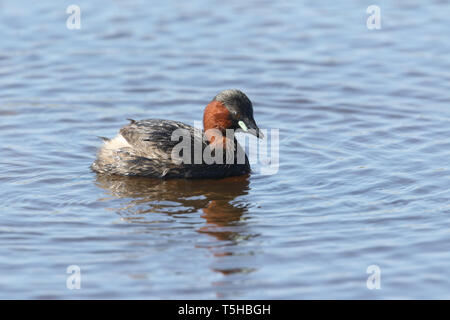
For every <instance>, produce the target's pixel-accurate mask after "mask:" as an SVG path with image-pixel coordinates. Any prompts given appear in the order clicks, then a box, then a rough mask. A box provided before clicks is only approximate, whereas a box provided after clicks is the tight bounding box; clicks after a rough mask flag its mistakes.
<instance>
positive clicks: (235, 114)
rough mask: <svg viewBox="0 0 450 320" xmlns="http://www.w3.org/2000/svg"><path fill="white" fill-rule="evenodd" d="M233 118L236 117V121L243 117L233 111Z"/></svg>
mask: <svg viewBox="0 0 450 320" xmlns="http://www.w3.org/2000/svg"><path fill="white" fill-rule="evenodd" d="M233 116H234V117H235V118H236V119H239V118H240V117H241V114H240V113H239V112H237V111H233Z"/></svg>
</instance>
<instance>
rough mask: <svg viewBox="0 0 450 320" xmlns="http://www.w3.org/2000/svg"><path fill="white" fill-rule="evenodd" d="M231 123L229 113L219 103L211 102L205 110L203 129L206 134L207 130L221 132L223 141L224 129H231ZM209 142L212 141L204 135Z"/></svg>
mask: <svg viewBox="0 0 450 320" xmlns="http://www.w3.org/2000/svg"><path fill="white" fill-rule="evenodd" d="M231 126H232V121H231V119H230V112H229V111H228V109H227V108H226V107H225V105H224V104H223V103H222V102H220V101H211V102H210V103H209V104H208V105H207V106H206V108H205V112H204V114H203V129H204V131H205V132H206V131H207V130H209V129H217V130H219V131H220V132H222V135H223V139H226V129H231ZM206 136H207V139H208V141H209V142H213V141H214V137H212V138H211V139H210V138H209V137H208V134H207V135H206Z"/></svg>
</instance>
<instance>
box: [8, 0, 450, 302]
mask: <svg viewBox="0 0 450 320" xmlns="http://www.w3.org/2000/svg"><path fill="white" fill-rule="evenodd" d="M70 4H73V2H72V1H71V2H68V1H62V2H61V3H56V2H54V1H39V3H38V2H35V3H33V4H31V3H29V2H26V1H16V0H15V1H1V2H0V30H1V31H0V33H1V34H0V35H1V37H0V38H1V39H2V40H1V42H0V141H1V143H0V150H1V151H0V152H1V158H0V162H1V166H0V168H1V169H0V170H1V171H0V183H1V189H0V201H1V204H2V208H1V214H0V257H1V258H0V298H10V299H15V298H61V299H70V298H138V299H143V298H172V299H178V298H189V299H199V298H204V299H215V298H230V299H235V298H236V299H253V298H256V299H258V298H267V299H305V298H320V299H322V298H332V299H335V298H357V299H371V298H374V299H392V298H405V299H409V298H447V299H448V298H450V280H449V279H450V270H449V266H450V250H449V249H450V232H449V231H450V217H449V214H450V205H449V203H450V201H449V198H450V191H449V186H450V174H449V169H450V167H449V158H450V111H449V110H450V109H449V103H450V85H449V83H450V81H449V80H450V74H449V72H448V70H449V69H450V55H449V54H448V53H449V52H450V42H448V41H446V38H445V37H446V35H447V34H449V33H450V23H449V22H448V16H449V13H450V5H449V4H448V3H447V2H445V1H429V2H427V4H426V5H425V4H422V3H421V2H419V1H378V2H377V3H376V4H377V5H379V6H380V8H381V18H382V20H381V23H382V28H381V29H380V30H368V29H367V28H366V19H367V17H368V14H367V13H366V8H367V6H368V4H366V3H363V2H360V1H346V2H339V4H337V3H335V2H333V1H320V2H317V1H250V2H246V3H241V1H234V2H228V1H227V2H226V3H224V2H222V1H214V2H211V1H209V0H208V1H206V0H205V1H195V2H194V3H191V2H189V3H181V2H179V1H165V2H164V3H162V2H159V3H156V2H155V3H149V2H146V1H113V2H111V1H96V2H95V4H94V3H93V2H92V1H85V0H77V1H76V2H75V4H77V5H79V6H80V8H81V29H80V30H68V29H67V28H66V19H67V17H68V14H66V12H65V11H66V8H67V6H68V5H70ZM226 88H240V89H241V90H243V91H244V92H246V93H247V94H248V96H249V97H250V98H251V99H252V101H253V104H254V107H255V119H256V121H257V123H258V124H259V125H260V127H262V128H269V129H270V128H279V129H280V167H279V171H278V173H277V174H274V175H263V174H261V173H258V172H255V173H253V174H252V175H251V176H249V177H239V178H232V179H226V180H222V181H184V180H178V181H176V180H174V181H155V180H150V179H126V178H118V177H117V178H105V177H101V176H96V174H94V173H93V172H91V171H90V170H89V165H90V163H91V162H92V161H93V160H94V158H95V153H96V149H97V147H98V146H99V145H100V143H101V142H100V140H99V139H98V138H97V137H96V136H109V137H112V136H114V135H115V134H116V133H117V131H118V130H119V128H120V127H122V126H123V125H125V124H126V123H127V121H126V120H125V119H126V118H134V119H144V118H165V119H173V120H180V121H184V122H186V123H189V124H192V123H193V122H194V121H195V120H201V118H202V111H203V108H204V106H205V105H206V103H207V102H208V101H209V100H210V99H211V98H212V97H213V96H214V95H215V94H216V93H217V92H219V91H221V90H222V89H226ZM69 265H78V266H79V267H80V268H81V289H80V290H69V289H67V288H66V280H67V277H68V276H69V274H67V273H66V270H67V267H68V266H69ZM370 265H377V266H378V267H379V268H380V270H381V289H379V290H369V289H368V288H367V287H366V280H367V278H368V277H369V276H370V274H367V273H366V270H367V267H368V266H370Z"/></svg>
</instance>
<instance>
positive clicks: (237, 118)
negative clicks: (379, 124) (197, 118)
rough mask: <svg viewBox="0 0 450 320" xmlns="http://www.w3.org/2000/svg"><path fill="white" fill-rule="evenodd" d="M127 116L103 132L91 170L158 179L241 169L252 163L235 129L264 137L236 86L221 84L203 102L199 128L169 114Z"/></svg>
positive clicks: (234, 172) (209, 176)
mask: <svg viewBox="0 0 450 320" xmlns="http://www.w3.org/2000/svg"><path fill="white" fill-rule="evenodd" d="M128 120H129V121H130V123H129V124H128V125H126V126H124V127H123V128H122V129H120V131H119V133H118V135H117V136H116V137H114V138H113V139H108V138H102V139H103V141H104V143H103V145H102V146H101V147H100V148H99V150H98V152H97V158H96V160H95V161H94V162H93V163H92V165H91V169H92V170H93V171H95V172H97V173H98V174H110V175H122V176H143V177H151V178H160V179H171V178H184V179H218V178H225V177H230V176H239V175H245V174H249V173H250V172H251V168H250V164H249V161H248V158H247V155H246V154H245V151H244V150H243V148H242V147H241V146H240V145H239V143H238V141H237V140H236V138H235V133H236V132H244V133H250V134H252V135H254V136H256V137H258V138H261V139H262V138H263V137H264V135H263V133H262V132H261V130H260V129H259V127H258V126H257V124H256V122H255V119H254V117H253V105H252V102H251V101H250V99H249V98H248V97H247V95H245V93H243V92H242V91H240V90H237V89H227V90H223V91H221V92H219V93H218V94H217V95H216V96H215V97H214V98H213V99H212V100H211V101H210V102H209V103H208V104H207V106H206V107H205V110H204V113H203V130H202V129H200V128H196V127H193V126H190V125H188V124H185V123H183V122H179V121H173V120H162V119H145V120H139V121H136V120H133V119H128ZM180 138H181V139H180ZM180 140H181V141H180Z"/></svg>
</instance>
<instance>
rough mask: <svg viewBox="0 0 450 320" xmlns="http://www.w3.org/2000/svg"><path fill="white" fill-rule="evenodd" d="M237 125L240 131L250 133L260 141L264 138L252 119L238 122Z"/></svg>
mask: <svg viewBox="0 0 450 320" xmlns="http://www.w3.org/2000/svg"><path fill="white" fill-rule="evenodd" d="M238 125H239V127H240V128H241V129H242V131H244V132H246V133H250V134H252V135H254V136H256V137H258V138H260V139H262V138H264V134H263V133H262V132H261V130H259V128H258V126H257V125H256V122H255V120H253V119H246V120H245V121H242V120H240V121H239V122H238Z"/></svg>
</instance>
